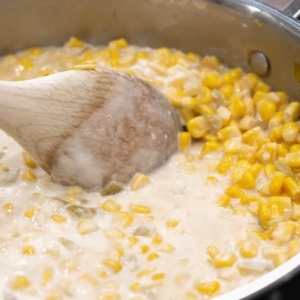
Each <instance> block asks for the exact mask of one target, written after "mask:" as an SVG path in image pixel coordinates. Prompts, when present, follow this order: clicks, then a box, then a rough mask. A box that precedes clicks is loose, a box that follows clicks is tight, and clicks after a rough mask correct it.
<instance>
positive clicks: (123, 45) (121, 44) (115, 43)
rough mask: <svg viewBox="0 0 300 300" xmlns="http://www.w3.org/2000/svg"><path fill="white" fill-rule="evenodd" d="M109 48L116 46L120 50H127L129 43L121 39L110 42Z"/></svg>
mask: <svg viewBox="0 0 300 300" xmlns="http://www.w3.org/2000/svg"><path fill="white" fill-rule="evenodd" d="M109 46H116V47H118V48H126V47H127V46H128V43H127V41H126V39H124V38H119V39H117V40H114V41H112V42H110V43H109Z"/></svg>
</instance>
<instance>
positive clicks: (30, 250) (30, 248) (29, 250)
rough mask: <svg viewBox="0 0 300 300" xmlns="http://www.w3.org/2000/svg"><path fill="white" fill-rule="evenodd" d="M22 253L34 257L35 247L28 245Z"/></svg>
mask: <svg viewBox="0 0 300 300" xmlns="http://www.w3.org/2000/svg"><path fill="white" fill-rule="evenodd" d="M22 253H23V255H33V254H35V249H34V247H33V246H31V245H28V246H25V247H24V248H23V250H22Z"/></svg>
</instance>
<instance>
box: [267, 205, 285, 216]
mask: <svg viewBox="0 0 300 300" xmlns="http://www.w3.org/2000/svg"><path fill="white" fill-rule="evenodd" d="M269 211H270V219H272V220H274V219H276V220H278V219H282V217H283V216H284V209H283V207H282V206H281V205H280V204H278V203H270V202H269Z"/></svg>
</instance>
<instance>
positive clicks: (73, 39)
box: [67, 36, 83, 48]
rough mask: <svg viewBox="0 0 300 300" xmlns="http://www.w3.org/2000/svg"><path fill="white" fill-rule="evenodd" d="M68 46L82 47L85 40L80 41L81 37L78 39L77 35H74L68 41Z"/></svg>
mask: <svg viewBox="0 0 300 300" xmlns="http://www.w3.org/2000/svg"><path fill="white" fill-rule="evenodd" d="M67 46H68V47H72V48H75V47H78V48H81V47H83V42H82V41H80V40H79V39H77V38H76V37H73V36H72V37H71V38H70V40H69V41H68V43H67Z"/></svg>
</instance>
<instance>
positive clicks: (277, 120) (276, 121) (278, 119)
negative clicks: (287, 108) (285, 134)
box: [268, 110, 283, 129]
mask: <svg viewBox="0 0 300 300" xmlns="http://www.w3.org/2000/svg"><path fill="white" fill-rule="evenodd" d="M282 123H283V111H282V110H280V111H278V112H277V113H276V114H275V115H274V116H272V118H271V119H270V121H269V123H268V128H269V129H273V128H275V127H277V126H280V125H282Z"/></svg>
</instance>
